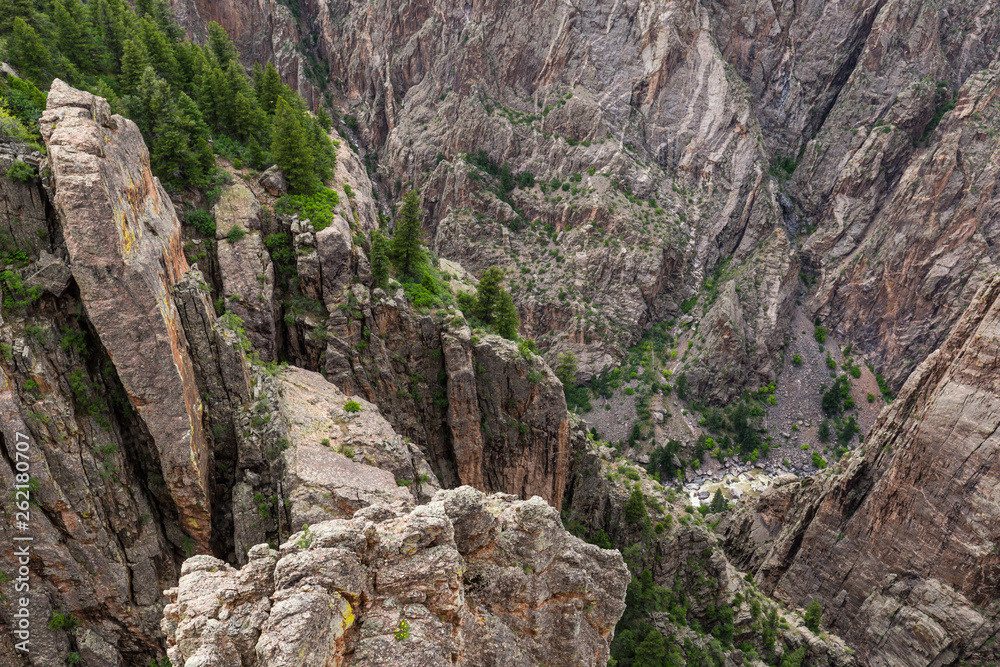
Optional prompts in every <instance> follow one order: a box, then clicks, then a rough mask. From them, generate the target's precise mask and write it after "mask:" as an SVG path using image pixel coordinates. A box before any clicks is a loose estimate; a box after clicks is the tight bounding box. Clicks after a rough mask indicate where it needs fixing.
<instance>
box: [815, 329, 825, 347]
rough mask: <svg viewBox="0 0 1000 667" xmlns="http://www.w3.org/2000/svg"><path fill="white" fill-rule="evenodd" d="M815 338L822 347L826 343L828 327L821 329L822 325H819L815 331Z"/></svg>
mask: <svg viewBox="0 0 1000 667" xmlns="http://www.w3.org/2000/svg"><path fill="white" fill-rule="evenodd" d="M813 337H815V338H816V342H817V343H819V344H820V345H822V344H823V343H825V342H826V327H821V326H820V325H818V324H817V325H816V328H815V329H814V330H813Z"/></svg>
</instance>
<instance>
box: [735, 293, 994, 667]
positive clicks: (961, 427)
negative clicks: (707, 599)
mask: <svg viewBox="0 0 1000 667" xmlns="http://www.w3.org/2000/svg"><path fill="white" fill-rule="evenodd" d="M998 338H1000V278H998V277H997V276H993V277H991V278H990V279H989V281H987V282H986V283H985V284H984V285H983V287H982V288H981V289H980V290H979V292H978V293H977V295H976V296H975V298H974V299H973V301H972V304H971V306H970V307H969V308H968V309H967V311H966V312H965V314H963V316H962V318H961V319H960V320H959V322H958V324H957V325H956V326H955V329H954V330H953V332H952V334H951V336H950V337H949V338H948V340H947V341H946V342H945V344H944V345H943V346H942V347H941V348H940V349H939V350H937V351H935V352H934V353H933V354H931V355H930V356H929V357H928V358H927V359H926V360H925V361H924V362H923V363H922V364H921V365H920V366H919V367H918V368H917V370H916V371H915V372H914V373H913V374H912V375H911V376H910V378H909V379H908V380H907V382H906V384H905V385H904V387H903V391H902V392H901V394H900V396H899V398H898V399H897V400H896V401H895V402H894V403H892V404H891V405H890V406H888V407H887V408H886V409H885V410H883V412H882V414H881V415H880V416H879V419H878V422H877V423H876V425H875V427H874V429H873V432H872V433H871V435H870V436H869V437H868V438H866V441H865V445H864V448H863V450H861V451H858V452H857V453H856V454H854V455H853V456H851V457H850V458H849V459H847V460H846V461H845V462H844V463H843V465H842V466H838V467H837V469H836V470H833V471H830V472H828V473H826V474H824V475H822V476H820V477H818V478H815V479H813V478H808V479H806V480H803V481H801V482H798V483H790V484H786V485H783V486H781V487H779V488H776V489H774V490H773V491H772V492H771V493H769V494H767V495H765V496H764V497H762V499H761V502H760V503H759V504H758V505H757V507H756V508H754V507H752V506H749V507H746V508H744V510H743V511H741V512H740V513H739V514H738V515H737V517H736V518H735V519H734V520H733V521H732V522H731V523H729V525H728V526H727V527H726V541H727V546H728V547H729V548H730V550H731V551H732V552H734V553H736V554H738V556H739V557H738V559H737V562H741V563H742V564H743V565H744V566H748V567H752V568H753V569H754V570H755V571H756V578H757V580H758V581H759V582H760V583H761V585H762V586H763V587H764V588H765V589H766V590H770V591H774V594H775V595H777V596H778V597H780V598H783V599H787V600H790V601H791V602H793V603H795V604H800V605H801V604H804V603H805V602H807V601H808V600H810V599H811V598H813V597H817V598H820V599H821V600H822V601H823V602H824V608H825V614H824V620H825V621H826V622H827V623H829V624H830V626H831V627H833V628H834V629H835V630H837V631H838V632H839V633H840V634H842V635H843V636H844V637H845V638H846V639H847V640H848V641H850V642H851V643H852V644H853V645H855V646H856V647H857V648H858V649H859V654H860V657H862V659H864V660H865V661H866V662H867V663H868V664H873V665H932V664H933V665H939V664H951V663H953V662H955V661H967V662H968V663H973V664H986V663H988V662H990V661H993V660H996V659H997V657H998V654H997V649H996V648H995V644H996V642H995V636H996V633H997V632H998V630H1000V607H998V604H1000V603H998V601H997V600H996V596H995V592H996V587H997V583H998V579H1000V556H998V555H997V551H996V544H997V543H998V541H1000V523H998V520H997V516H998V513H997V508H998V498H997V488H998V483H997V481H998V477H1000V467H998V461H1000V458H998V456H997V452H998V447H1000V444H998V440H997V436H996V432H997V426H998V425H1000V416H998V415H1000V409H998V405H1000V387H998V386H997V361H996V349H997V345H998V342H1000V340H998Z"/></svg>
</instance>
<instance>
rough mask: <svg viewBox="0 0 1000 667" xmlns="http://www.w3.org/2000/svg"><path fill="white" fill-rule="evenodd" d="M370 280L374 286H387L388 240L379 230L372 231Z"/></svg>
mask: <svg viewBox="0 0 1000 667" xmlns="http://www.w3.org/2000/svg"><path fill="white" fill-rule="evenodd" d="M369 263H370V264H371V267H372V281H373V283H374V285H375V287H381V288H382V289H385V288H387V287H388V286H389V240H388V239H386V238H385V235H384V234H383V233H382V231H381V230H379V229H376V230H375V231H373V232H372V251H371V258H370V262H369Z"/></svg>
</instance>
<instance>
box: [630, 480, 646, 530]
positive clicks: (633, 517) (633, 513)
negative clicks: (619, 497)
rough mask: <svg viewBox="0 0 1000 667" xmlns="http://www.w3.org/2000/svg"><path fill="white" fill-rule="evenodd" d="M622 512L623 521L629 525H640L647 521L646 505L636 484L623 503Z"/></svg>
mask: <svg viewBox="0 0 1000 667" xmlns="http://www.w3.org/2000/svg"><path fill="white" fill-rule="evenodd" d="M624 512H625V520H626V521H628V522H629V523H631V524H640V523H643V522H644V521H646V520H647V518H648V517H647V515H646V503H645V499H644V498H643V495H642V489H640V488H639V485H638V484H636V485H635V486H633V487H632V495H631V496H629V499H628V502H626V503H625V508H624Z"/></svg>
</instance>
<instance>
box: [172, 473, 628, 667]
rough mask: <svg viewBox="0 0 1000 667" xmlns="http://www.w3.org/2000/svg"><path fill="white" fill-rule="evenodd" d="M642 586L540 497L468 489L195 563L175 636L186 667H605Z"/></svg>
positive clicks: (182, 592) (187, 570)
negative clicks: (239, 562) (618, 625)
mask: <svg viewBox="0 0 1000 667" xmlns="http://www.w3.org/2000/svg"><path fill="white" fill-rule="evenodd" d="M627 581H628V574H627V571H626V569H625V566H624V564H623V563H622V561H621V556H620V555H618V554H617V552H614V551H607V550H604V549H600V548H598V547H595V546H592V545H589V544H586V543H585V542H583V541H582V540H579V539H577V538H574V537H571V536H570V535H568V534H567V533H566V532H565V531H564V530H563V529H562V527H561V525H560V522H559V516H558V513H557V512H556V511H555V510H554V509H552V508H551V507H550V506H549V505H547V504H546V503H545V502H544V501H542V500H541V499H540V498H534V499H532V500H528V501H522V500H517V499H515V498H514V497H513V496H507V495H502V494H498V495H493V496H484V495H483V494H482V493H481V492H479V491H476V490H474V489H472V488H469V487H462V488H459V489H455V490H451V491H441V492H438V493H437V494H436V495H435V496H434V497H433V498H432V499H431V501H430V502H429V503H428V504H426V505H422V506H420V507H418V508H416V509H413V510H410V511H406V510H402V511H400V510H395V511H394V510H391V509H389V508H388V507H386V506H373V507H370V508H368V509H367V510H362V511H359V512H358V513H357V514H355V516H354V518H352V519H349V520H347V519H343V520H336V521H327V522H324V523H320V524H318V525H311V526H307V527H306V528H305V529H304V530H303V531H301V532H298V533H296V534H295V535H292V537H291V538H290V539H289V540H288V541H287V542H285V543H284V544H283V545H282V546H281V549H280V551H276V550H273V549H269V548H268V547H267V546H266V545H260V546H258V547H255V548H254V549H253V550H252V551H251V553H250V562H249V563H248V564H247V565H246V566H244V568H243V569H242V570H234V569H233V568H231V567H229V566H228V565H226V564H225V563H224V562H222V561H219V560H217V559H214V558H211V557H207V556H199V557H195V558H192V559H190V560H188V561H187V562H186V563H185V564H184V569H183V571H182V573H181V579H180V583H179V585H178V587H177V588H175V589H172V590H170V591H168V592H167V595H168V596H169V597H170V598H171V602H172V603H171V604H170V605H168V606H167V608H166V609H165V611H164V621H163V627H164V631H165V632H166V633H167V644H168V647H169V655H170V658H171V660H172V662H173V663H174V664H178V665H180V664H194V663H198V664H206V661H207V662H208V663H210V664H214V665H220V666H226V667H251V666H256V665H268V666H280V665H300V664H317V665H319V664H334V665H366V666H372V667H374V666H375V665H400V666H405V665H413V666H414V667H416V666H418V665H419V666H423V665H431V664H435V665H437V664H441V665H445V664H448V665H484V664H498V665H499V664H503V665H525V666H527V665H535V664H546V665H553V666H567V667H569V666H571V665H573V666H575V665H584V666H590V665H603V664H605V662H606V660H607V656H608V652H607V651H608V649H607V640H608V638H609V636H610V634H611V631H612V630H613V628H614V624H615V622H616V621H617V620H618V618H619V617H620V616H621V612H622V610H623V608H624V605H623V604H622V602H621V600H622V598H623V597H624V594H625V585H626V583H627ZM192 660H193V661H194V663H192V662H191V661H192ZM303 661H305V662H303Z"/></svg>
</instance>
